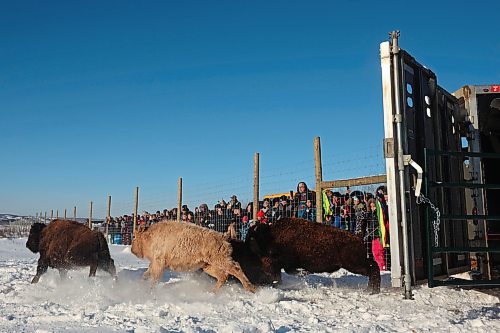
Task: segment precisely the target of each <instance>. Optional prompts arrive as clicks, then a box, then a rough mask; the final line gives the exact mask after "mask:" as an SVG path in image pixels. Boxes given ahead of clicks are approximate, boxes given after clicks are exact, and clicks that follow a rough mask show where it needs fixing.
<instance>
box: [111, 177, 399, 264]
mask: <svg viewBox="0 0 500 333" xmlns="http://www.w3.org/2000/svg"><path fill="white" fill-rule="evenodd" d="M322 196H323V221H324V224H328V225H331V226H334V227H336V228H341V229H344V230H346V231H348V232H350V233H353V234H356V235H358V236H359V237H361V238H363V239H364V241H365V243H366V246H367V256H368V257H372V258H374V259H375V261H376V262H377V263H378V265H379V267H380V269H382V270H386V269H388V268H389V264H390V263H389V259H390V256H389V251H388V250H387V248H388V246H389V241H388V230H389V221H388V214H387V209H388V208H387V203H388V198H387V191H386V188H385V186H380V187H378V188H377V190H376V191H375V193H367V192H362V191H352V192H351V191H350V189H349V187H347V188H346V190H345V192H344V193H340V192H338V191H332V190H325V191H323V193H322ZM316 212H317V207H316V193H315V192H314V191H313V190H310V189H309V188H308V187H307V184H306V183H305V182H299V183H298V184H297V188H296V191H295V192H293V191H290V194H288V195H285V194H283V195H281V196H277V197H273V198H264V200H262V201H261V202H260V203H259V209H258V211H257V216H255V217H254V216H253V202H250V203H248V204H247V205H246V206H243V205H242V203H241V202H240V201H239V200H238V197H237V196H236V195H233V196H231V198H230V200H229V201H227V202H226V201H225V200H220V201H219V202H218V203H217V204H216V205H215V206H214V207H213V209H210V208H209V206H208V205H207V204H206V203H203V204H201V205H199V206H198V207H196V208H194V211H192V210H191V209H189V207H188V206H187V205H184V206H182V208H181V211H180V219H181V221H183V222H186V223H195V224H197V225H200V226H203V227H206V228H210V229H213V230H215V231H218V232H221V233H226V234H228V236H229V237H231V238H238V239H245V238H246V234H247V232H248V229H249V228H250V226H251V225H253V224H257V223H273V222H274V221H277V220H279V219H281V218H285V217H297V218H303V219H306V220H310V221H312V222H315V221H316ZM165 219H168V220H176V219H177V208H173V209H170V210H168V209H164V210H163V211H156V212H155V213H152V214H150V213H148V212H143V213H142V214H141V215H140V216H138V217H137V225H138V228H139V229H142V228H146V227H148V226H150V225H152V224H154V223H157V222H159V221H161V220H165ZM107 222H108V235H109V236H108V237H109V241H110V242H111V243H118V244H130V242H131V231H132V228H133V214H132V215H123V216H120V217H117V218H113V217H112V218H110V219H109V220H108V221H107Z"/></svg>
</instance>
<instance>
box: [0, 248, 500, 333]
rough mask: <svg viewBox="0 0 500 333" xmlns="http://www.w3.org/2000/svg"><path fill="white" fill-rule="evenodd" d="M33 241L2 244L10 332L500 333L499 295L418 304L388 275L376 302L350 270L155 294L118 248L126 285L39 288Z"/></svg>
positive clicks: (2, 294)
mask: <svg viewBox="0 0 500 333" xmlns="http://www.w3.org/2000/svg"><path fill="white" fill-rule="evenodd" d="M25 242H26V239H14V240H8V239H0V331H1V332H115V331H118V332H280V333H284V332H294V331H297V332H374V331H376V332H443V331H447V332H464V331H467V332H500V309H499V306H500V303H499V298H498V293H496V294H495V293H493V295H494V296H492V295H489V294H487V293H485V292H481V291H475V290H461V289H453V288H447V287H438V288H434V289H429V288H427V287H426V286H421V287H417V288H416V290H415V292H414V294H415V300H413V301H408V300H404V299H403V297H402V296H401V291H400V290H395V289H392V288H390V287H389V286H390V276H389V275H388V274H384V275H383V276H382V292H381V293H380V294H379V295H369V294H366V293H364V292H363V289H364V288H365V287H366V283H367V279H366V278H364V277H362V276H357V275H353V274H350V273H348V272H346V271H343V270H342V271H339V272H336V273H334V274H313V275H309V276H306V277H299V276H289V275H284V281H283V282H284V283H283V285H281V286H280V287H279V288H270V287H266V288H260V289H259V290H258V291H257V293H255V294H250V293H248V292H246V291H245V290H243V289H242V287H241V285H239V284H238V283H237V282H234V281H233V282H230V283H228V284H227V285H225V286H224V287H223V288H221V290H220V292H219V293H217V294H213V293H211V289H212V287H213V286H214V283H213V281H212V280H211V278H209V277H207V276H205V275H200V274H197V273H192V274H191V273H190V274H184V273H183V274H178V273H171V272H166V273H165V274H164V276H163V280H162V283H161V284H160V285H159V286H158V287H156V288H155V289H154V290H151V289H150V288H149V284H148V283H147V282H144V281H142V280H141V275H142V273H143V272H144V271H145V269H146V267H147V262H145V261H143V260H140V259H137V258H136V257H135V256H134V255H133V254H131V253H130V248H129V247H126V246H115V245H111V252H112V256H113V258H114V259H115V263H116V266H117V270H118V276H119V280H118V281H117V282H113V281H112V279H111V278H110V277H109V276H107V275H105V273H104V272H98V276H97V277H96V278H95V279H92V280H91V279H88V278H87V274H88V269H82V270H77V271H72V272H70V274H69V276H70V279H68V280H65V281H63V280H61V279H60V278H59V274H58V273H57V271H55V270H53V269H49V271H48V272H47V273H46V274H45V275H44V276H42V278H41V280H40V282H39V283H38V284H36V285H31V284H30V281H31V278H32V277H33V276H34V274H35V271H36V261H37V259H38V255H35V254H33V253H31V252H29V250H28V249H26V248H25ZM490 294H491V291H490Z"/></svg>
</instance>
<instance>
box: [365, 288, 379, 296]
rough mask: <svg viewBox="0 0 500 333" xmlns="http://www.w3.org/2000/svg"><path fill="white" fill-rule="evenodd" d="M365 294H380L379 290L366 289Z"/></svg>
mask: <svg viewBox="0 0 500 333" xmlns="http://www.w3.org/2000/svg"><path fill="white" fill-rule="evenodd" d="M365 292H366V293H368V294H370V295H376V294H380V289H373V288H366V289H365Z"/></svg>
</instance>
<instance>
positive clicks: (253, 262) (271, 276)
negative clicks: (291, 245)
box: [229, 239, 281, 285]
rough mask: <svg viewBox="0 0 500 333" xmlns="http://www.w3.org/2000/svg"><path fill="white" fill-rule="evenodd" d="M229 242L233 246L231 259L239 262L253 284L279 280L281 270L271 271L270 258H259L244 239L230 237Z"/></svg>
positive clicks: (264, 283)
mask: <svg viewBox="0 0 500 333" xmlns="http://www.w3.org/2000/svg"><path fill="white" fill-rule="evenodd" d="M229 242H230V243H231V246H232V247H233V253H232V254H231V256H232V258H233V260H234V261H236V262H237V263H239V264H240V266H241V269H242V270H243V273H245V275H246V276H247V277H248V280H250V282H252V283H253V284H255V285H268V284H272V283H275V282H277V281H279V280H280V274H281V270H278V271H273V267H272V266H271V265H272V262H271V261H270V260H267V259H266V258H263V259H262V260H261V259H260V257H259V256H258V255H256V254H255V253H254V252H252V250H251V249H250V247H249V246H248V244H247V243H245V242H244V241H241V240H237V239H231V240H230V241H229Z"/></svg>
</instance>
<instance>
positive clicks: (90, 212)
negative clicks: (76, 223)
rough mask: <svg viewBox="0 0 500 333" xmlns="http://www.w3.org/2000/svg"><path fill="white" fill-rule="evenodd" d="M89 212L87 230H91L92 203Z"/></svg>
mask: <svg viewBox="0 0 500 333" xmlns="http://www.w3.org/2000/svg"><path fill="white" fill-rule="evenodd" d="M89 208H90V211H89V228H90V230H92V201H91V202H90V207H89Z"/></svg>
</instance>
